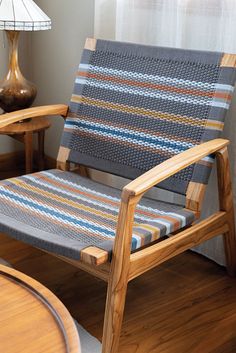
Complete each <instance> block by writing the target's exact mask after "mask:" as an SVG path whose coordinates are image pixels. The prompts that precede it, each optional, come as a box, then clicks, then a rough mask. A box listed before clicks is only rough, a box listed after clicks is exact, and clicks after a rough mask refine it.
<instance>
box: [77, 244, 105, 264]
mask: <svg viewBox="0 0 236 353" xmlns="http://www.w3.org/2000/svg"><path fill="white" fill-rule="evenodd" d="M108 260H109V254H108V252H107V251H106V250H103V249H99V248H97V247H95V246H89V247H88V248H86V249H84V250H82V251H81V261H82V262H84V263H86V264H89V265H94V266H99V265H102V264H104V263H106V262H108Z"/></svg>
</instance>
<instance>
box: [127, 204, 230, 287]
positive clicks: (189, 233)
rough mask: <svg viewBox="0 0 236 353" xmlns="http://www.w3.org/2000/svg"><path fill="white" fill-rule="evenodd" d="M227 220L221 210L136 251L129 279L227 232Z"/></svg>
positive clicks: (132, 257) (133, 255)
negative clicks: (173, 234) (171, 235)
mask: <svg viewBox="0 0 236 353" xmlns="http://www.w3.org/2000/svg"><path fill="white" fill-rule="evenodd" d="M226 220H227V214H226V213H225V212H220V211H219V212H217V213H215V214H214V215H212V216H210V217H208V218H207V219H205V220H203V221H201V222H199V223H197V224H195V225H194V226H191V227H189V228H187V229H186V230H183V231H182V232H179V233H178V234H176V235H175V236H173V237H170V238H168V239H166V240H164V241H162V242H160V243H157V244H154V245H152V246H149V247H147V248H145V249H143V250H140V251H137V252H135V253H134V254H132V255H131V263H130V272H129V280H132V279H133V278H135V277H137V276H140V275H141V274H142V273H144V272H146V271H148V270H150V269H151V268H153V267H155V266H158V265H159V264H161V263H163V262H165V261H167V260H168V259H170V258H171V257H174V256H176V255H179V254H181V253H182V252H184V251H186V250H188V249H190V248H193V247H194V246H196V245H198V244H201V243H202V242H204V241H206V240H209V239H211V238H213V237H214V236H216V235H220V234H222V233H225V232H227V231H228V230H229V227H228V224H227V223H226Z"/></svg>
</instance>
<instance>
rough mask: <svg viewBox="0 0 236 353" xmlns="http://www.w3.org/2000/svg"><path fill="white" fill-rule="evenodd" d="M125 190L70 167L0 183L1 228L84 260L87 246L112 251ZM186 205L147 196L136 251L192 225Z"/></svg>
mask: <svg viewBox="0 0 236 353" xmlns="http://www.w3.org/2000/svg"><path fill="white" fill-rule="evenodd" d="M119 206H120V191H119V190H117V189H114V188H111V187H108V186H105V185H102V184H100V183H97V182H94V181H91V180H89V179H86V178H83V177H80V176H78V175H77V174H74V173H70V172H62V171H60V170H50V171H45V172H40V173H35V174H30V175H25V176H22V177H18V178H12V179H8V180H4V181H2V182H0V232H4V233H7V234H9V235H11V236H13V237H14V238H16V239H19V240H21V241H24V242H26V243H29V244H31V245H34V246H36V247H39V248H42V249H45V250H48V251H50V252H54V253H57V254H61V255H64V256H67V257H70V258H75V259H79V258H80V252H81V250H82V249H84V248H86V247H88V246H92V245H94V246H97V247H100V248H102V249H106V250H108V251H111V250H112V248H113V242H114V237H115V230H116V224H117V217H118V212H119ZM194 219H195V216H194V214H193V213H192V212H190V211H186V210H184V208H183V207H182V206H177V205H174V204H169V203H165V202H156V201H153V200H149V199H143V200H142V201H141V202H140V203H139V205H138V206H137V209H136V212H135V222H134V227H133V236H132V250H135V249H138V248H140V247H142V246H144V245H147V244H149V243H150V242H152V241H155V240H156V239H158V238H159V237H162V236H166V235H168V234H170V233H171V232H174V231H176V230H178V229H181V228H183V227H185V226H186V225H188V224H191V223H192V222H193V221H194Z"/></svg>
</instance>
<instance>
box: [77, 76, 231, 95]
mask: <svg viewBox="0 0 236 353" xmlns="http://www.w3.org/2000/svg"><path fill="white" fill-rule="evenodd" d="M78 75H79V76H82V77H88V78H95V79H98V80H101V81H112V82H115V83H118V84H125V85H129V86H135V87H144V88H151V89H158V90H162V91H167V92H174V93H181V94H190V95H194V96H200V97H210V98H213V97H216V98H223V99H226V100H227V99H231V98H232V95H230V94H228V93H227V94H226V93H220V92H204V91H199V90H195V89H186V88H179V87H172V86H165V85H157V84H154V83H149V82H138V81H131V80H127V79H122V78H119V77H114V76H105V75H101V74H92V73H89V72H83V71H79V72H78Z"/></svg>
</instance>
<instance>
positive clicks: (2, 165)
mask: <svg viewBox="0 0 236 353" xmlns="http://www.w3.org/2000/svg"><path fill="white" fill-rule="evenodd" d="M34 154H35V158H34V160H36V152H34ZM24 161H25V156H24V151H16V152H11V153H5V154H2V155H0V179H5V178H9V177H12V176H16V175H22V174H25V168H24V163H25V162H24ZM44 161H45V169H53V168H55V167H56V160H55V159H53V158H52V157H49V156H47V155H46V156H45V158H44ZM34 170H35V171H37V166H36V165H34Z"/></svg>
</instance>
